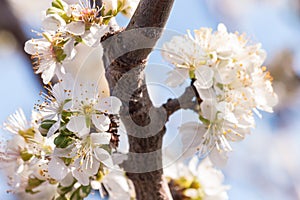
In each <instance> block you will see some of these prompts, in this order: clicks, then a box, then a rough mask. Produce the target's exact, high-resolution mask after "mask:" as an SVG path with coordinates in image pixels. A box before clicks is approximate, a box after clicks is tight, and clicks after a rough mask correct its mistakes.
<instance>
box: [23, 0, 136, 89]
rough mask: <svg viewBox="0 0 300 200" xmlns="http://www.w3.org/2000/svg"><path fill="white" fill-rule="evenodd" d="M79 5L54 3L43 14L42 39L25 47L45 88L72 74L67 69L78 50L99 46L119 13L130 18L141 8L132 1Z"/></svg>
mask: <svg viewBox="0 0 300 200" xmlns="http://www.w3.org/2000/svg"><path fill="white" fill-rule="evenodd" d="M78 2H79V3H75V4H67V3H66V2H64V1H63V0H54V1H53V2H52V7H50V8H49V9H47V10H46V11H45V12H44V13H43V15H44V17H43V21H42V30H43V32H42V33H38V34H39V35H40V36H41V38H40V39H32V40H29V41H27V42H26V43H25V51H26V52H27V53H28V54H30V55H32V59H33V60H34V61H35V69H36V73H37V74H39V73H41V77H42V79H43V82H44V84H48V83H49V82H50V81H51V79H52V78H53V77H54V76H57V78H58V79H61V77H62V75H63V74H65V73H66V71H68V70H69V71H72V69H66V68H65V66H66V65H67V64H68V63H70V62H71V63H72V60H74V57H75V56H76V53H77V48H78V46H80V44H83V45H85V46H88V47H98V46H100V45H101V44H100V40H101V38H102V36H103V35H104V34H106V33H107V32H108V31H109V27H110V20H111V19H112V18H114V17H115V16H116V15H117V14H118V13H120V12H121V13H124V14H126V15H127V16H131V15H132V14H133V12H134V10H135V8H136V7H137V4H138V1H131V0H119V1H117V0H106V1H103V6H102V7H101V8H99V7H98V6H97V5H96V3H95V0H94V1H87V0H85V1H78ZM91 2H93V3H91ZM118 5H119V6H118ZM71 65H72V64H71Z"/></svg>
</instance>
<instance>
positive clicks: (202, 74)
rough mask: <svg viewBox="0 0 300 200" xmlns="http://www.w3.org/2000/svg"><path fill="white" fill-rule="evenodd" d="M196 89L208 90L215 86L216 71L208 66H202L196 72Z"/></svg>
mask: <svg viewBox="0 0 300 200" xmlns="http://www.w3.org/2000/svg"><path fill="white" fill-rule="evenodd" d="M195 76H196V79H197V80H196V82H195V83H194V85H195V87H196V88H197V89H198V88H199V89H208V88H210V87H211V86H212V85H213V76H214V71H213V70H212V69H211V68H210V67H208V66H201V67H198V68H197V69H196V70H195Z"/></svg>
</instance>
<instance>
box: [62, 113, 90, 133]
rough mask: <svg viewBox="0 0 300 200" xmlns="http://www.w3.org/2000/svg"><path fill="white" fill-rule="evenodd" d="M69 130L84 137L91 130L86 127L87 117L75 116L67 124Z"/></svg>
mask: <svg viewBox="0 0 300 200" xmlns="http://www.w3.org/2000/svg"><path fill="white" fill-rule="evenodd" d="M67 129H69V130H70V131H72V132H74V133H78V134H79V135H80V137H84V136H85V135H86V134H87V133H88V132H89V128H87V127H86V122H85V116H73V117H71V119H70V121H69V123H68V124H67Z"/></svg>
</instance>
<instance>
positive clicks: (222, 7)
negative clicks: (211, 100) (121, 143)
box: [0, 0, 300, 200]
mask: <svg viewBox="0 0 300 200" xmlns="http://www.w3.org/2000/svg"><path fill="white" fill-rule="evenodd" d="M50 2H51V1H50V0H22V1H20V0H0V3H1V5H0V94H1V101H0V123H1V124H2V123H3V122H4V121H5V120H6V118H7V117H8V116H9V115H10V114H11V113H13V112H15V110H16V109H17V108H20V107H21V108H23V109H24V111H25V113H26V114H27V116H30V112H31V109H32V108H33V104H34V103H36V102H37V99H39V95H38V93H39V91H40V90H41V86H40V83H39V79H38V76H36V75H34V74H33V70H32V68H31V64H30V61H29V57H28V56H27V55H26V54H25V53H24V52H23V45H24V42H25V41H26V40H27V39H29V38H32V37H35V35H36V33H34V32H32V31H31V30H36V31H40V21H41V19H40V17H41V14H40V12H41V10H43V9H46V8H47V7H48V6H49V5H50ZM118 20H119V22H120V25H124V26H125V25H126V23H127V19H125V18H122V17H119V18H118ZM220 22H222V23H224V24H226V26H227V27H228V29H229V31H232V32H235V31H238V32H240V33H244V32H245V33H246V34H247V36H248V38H250V39H251V40H252V41H253V42H260V43H262V45H263V48H264V49H266V51H267V53H268V59H267V60H266V63H265V64H266V65H267V66H268V68H269V70H270V71H271V74H272V75H273V77H274V82H273V84H274V87H275V91H276V92H277V94H278V95H279V99H280V102H279V104H278V106H277V107H276V108H275V111H274V113H273V114H266V113H264V114H263V119H262V120H257V128H256V129H255V130H253V131H252V134H251V135H250V136H248V137H246V139H245V140H244V141H242V142H240V143H236V144H234V145H233V148H234V151H233V152H232V153H231V154H230V158H229V160H228V164H227V166H226V167H225V168H223V169H222V170H223V172H224V174H225V183H226V184H228V185H231V189H230V190H229V191H228V193H229V197H230V199H231V200H300V131H299V130H300V98H299V97H300V92H299V88H300V87H299V86H300V0H240V1H237V0H188V1H182V0H175V5H174V9H173V11H172V13H171V16H170V19H169V21H168V24H167V29H168V30H174V31H176V32H178V33H182V34H184V33H185V32H186V30H187V29H190V30H194V29H198V28H200V27H212V28H213V29H216V27H217V24H218V23H220ZM149 63H150V64H149V66H148V67H147V81H148V83H149V90H150V92H151V98H152V99H153V101H154V104H155V105H160V104H161V103H163V102H165V101H166V99H168V98H169V97H174V96H177V95H180V93H182V92H183V90H184V86H185V85H184V86H182V87H181V88H177V89H175V90H174V89H169V88H167V87H165V86H164V79H165V77H166V73H167V72H168V71H170V70H171V67H169V66H168V65H167V64H166V63H165V62H164V61H162V59H161V57H160V56H159V52H156V51H154V52H153V54H152V56H151V60H150V62H149ZM191 120H195V115H193V114H192V113H190V112H188V111H180V112H177V113H176V114H175V115H174V116H172V118H171V120H170V122H169V123H168V133H167V135H166V140H165V143H164V147H165V150H166V152H167V153H169V154H172V152H171V151H169V149H170V147H171V146H172V145H173V144H176V142H177V139H178V138H177V130H178V129H177V128H178V126H179V125H180V123H182V122H184V121H191ZM0 134H1V137H9V135H7V133H5V132H4V131H2V130H1V131H0ZM171 143H172V145H170V144H171ZM125 146H126V145H125ZM174 146H175V148H179V146H180V144H179V143H178V145H177V146H176V145H174ZM174 146H173V148H174ZM0 176H1V178H0V180H1V181H0V200H9V199H15V197H14V196H13V195H11V194H7V193H6V190H7V189H8V186H7V185H6V178H5V176H3V175H2V174H0ZM90 199H93V197H92V196H91V197H90Z"/></svg>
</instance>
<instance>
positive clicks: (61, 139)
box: [54, 134, 73, 148]
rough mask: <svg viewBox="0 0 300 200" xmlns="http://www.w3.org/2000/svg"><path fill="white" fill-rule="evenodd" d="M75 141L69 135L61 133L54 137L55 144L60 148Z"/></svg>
mask: <svg viewBox="0 0 300 200" xmlns="http://www.w3.org/2000/svg"><path fill="white" fill-rule="evenodd" d="M72 143H73V139H72V138H71V137H69V136H65V135H63V134H60V135H59V136H57V137H56V138H55V139H54V144H55V145H56V147H58V148H66V147H67V146H69V145H70V144H72Z"/></svg>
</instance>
